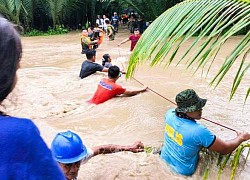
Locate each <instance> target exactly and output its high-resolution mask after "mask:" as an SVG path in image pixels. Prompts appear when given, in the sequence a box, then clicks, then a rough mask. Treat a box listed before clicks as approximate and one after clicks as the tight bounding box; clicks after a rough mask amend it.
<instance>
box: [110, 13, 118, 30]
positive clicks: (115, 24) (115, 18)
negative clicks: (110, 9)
mask: <svg viewBox="0 0 250 180" xmlns="http://www.w3.org/2000/svg"><path fill="white" fill-rule="evenodd" d="M111 25H112V26H113V27H114V29H115V32H116V33H118V26H119V16H118V15H117V13H116V12H114V16H112V18H111Z"/></svg>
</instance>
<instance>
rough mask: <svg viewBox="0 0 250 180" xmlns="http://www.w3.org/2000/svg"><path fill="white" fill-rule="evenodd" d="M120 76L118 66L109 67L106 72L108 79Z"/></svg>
mask: <svg viewBox="0 0 250 180" xmlns="http://www.w3.org/2000/svg"><path fill="white" fill-rule="evenodd" d="M119 74H120V68H119V67H118V66H110V68H109V70H108V77H109V78H111V79H114V78H117V77H118V76H119Z"/></svg>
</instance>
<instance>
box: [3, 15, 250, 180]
mask: <svg viewBox="0 0 250 180" xmlns="http://www.w3.org/2000/svg"><path fill="white" fill-rule="evenodd" d="M0 49H1V51H0V102H1V103H2V102H3V101H4V100H5V99H6V98H7V96H8V95H9V94H10V93H11V91H12V90H13V89H14V88H15V85H16V82H17V70H18V69H19V67H20V60H21V55H22V45H21V40H20V37H19V35H18V33H17V32H16V31H15V29H14V28H13V26H12V24H11V23H9V22H8V21H7V20H6V19H4V18H3V17H0ZM85 54H86V56H87V60H88V61H89V62H92V63H94V59H95V56H94V50H93V49H88V50H87V51H86V52H85ZM96 67H97V66H96ZM104 68H105V69H104ZM96 69H98V70H101V71H103V72H108V78H105V79H103V80H101V81H100V83H99V85H98V89H97V91H96V93H95V95H94V97H93V98H92V99H91V101H92V102H94V103H96V104H98V103H101V102H104V101H105V100H106V99H108V98H110V97H113V96H115V95H118V94H126V95H135V94H137V93H139V91H137V92H131V91H128V90H126V89H124V88H121V87H120V86H118V85H116V83H115V82H116V80H117V79H118V78H119V76H120V73H121V72H120V69H119V67H117V66H110V67H108V68H106V67H103V66H102V67H100V66H99V67H97V68H96ZM84 73H85V72H84ZM146 89H147V88H146V87H145V88H144V89H143V90H142V91H146ZM112 90H115V91H114V92H112V93H111V94H110V95H108V96H109V97H105V96H106V95H107V91H112ZM142 91H140V92H142ZM102 93H103V94H105V96H99V95H100V94H102ZM103 99H104V100H103ZM175 101H176V103H177V108H175V109H170V110H169V111H168V112H167V113H166V115H165V127H164V128H163V129H164V144H163V147H162V151H161V155H160V157H161V158H162V159H163V160H164V161H165V162H166V163H167V164H169V165H170V167H171V168H172V169H173V170H174V171H175V172H177V173H179V174H182V175H188V176H189V175H192V174H193V173H194V172H195V170H196V167H197V163H198V153H199V151H200V149H201V148H202V147H205V148H208V149H209V150H212V151H216V152H219V153H221V154H227V153H231V152H232V151H234V150H235V149H236V148H237V147H238V146H239V145H240V144H241V143H242V142H244V141H247V140H248V139H250V134H248V133H242V132H238V133H237V137H235V138H234V139H232V140H228V141H224V140H221V139H220V138H219V137H217V136H216V135H215V134H214V133H212V132H211V131H210V130H208V129H207V128H206V127H204V126H203V125H201V124H199V123H197V121H198V120H199V119H201V116H202V109H203V108H204V106H205V104H206V101H207V100H206V99H203V98H200V97H199V96H198V95H197V93H196V92H195V91H194V90H193V89H187V90H184V91H181V92H180V93H178V94H177V95H176V98H175ZM1 109H2V108H1ZM0 112H1V113H0V122H1V129H0V138H1V141H0V153H1V156H0V175H1V177H2V178H3V179H13V180H16V179H58V180H59V179H68V180H70V179H76V178H77V175H78V172H79V168H80V166H81V163H82V162H86V161H87V160H88V159H90V158H91V157H93V156H96V155H98V154H106V153H115V152H119V151H131V152H135V153H137V152H142V151H143V150H144V145H143V143H142V142H140V141H136V142H135V143H134V144H132V145H129V146H120V145H112V144H111V145H102V146H96V147H91V148H88V147H86V146H85V145H84V144H83V142H82V139H81V138H80V136H79V135H78V134H77V133H75V132H72V131H65V132H60V133H58V134H57V135H56V136H55V138H54V139H53V141H52V144H51V149H49V148H48V147H47V145H46V144H45V142H44V140H43V139H42V137H41V135H40V133H39V130H38V128H37V126H36V125H35V124H34V123H33V122H32V120H30V119H26V118H19V117H13V116H10V115H8V114H6V113H4V112H3V111H0Z"/></svg>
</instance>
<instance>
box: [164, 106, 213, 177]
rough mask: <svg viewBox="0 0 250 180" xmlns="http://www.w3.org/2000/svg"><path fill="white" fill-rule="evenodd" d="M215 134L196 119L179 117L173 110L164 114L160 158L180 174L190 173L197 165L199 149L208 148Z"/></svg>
mask: <svg viewBox="0 0 250 180" xmlns="http://www.w3.org/2000/svg"><path fill="white" fill-rule="evenodd" d="M215 138H216V137H215V135H214V134H212V133H211V132H210V131H209V130H208V129H207V128H206V127H204V126H202V125H201V124H198V123H196V121H193V120H188V119H184V118H179V117H177V116H176V115H175V110H174V109H170V110H169V111H168V112H167V113H166V115H165V132H164V145H163V148H162V151H161V158H162V159H163V160H165V161H166V162H167V163H168V164H169V165H170V167H171V168H172V169H173V170H174V171H175V172H177V173H179V174H182V175H192V174H193V173H194V172H195V170H196V167H197V163H198V155H199V151H200V149H201V148H202V147H205V148H209V147H210V146H211V145H212V144H213V142H214V141H215Z"/></svg>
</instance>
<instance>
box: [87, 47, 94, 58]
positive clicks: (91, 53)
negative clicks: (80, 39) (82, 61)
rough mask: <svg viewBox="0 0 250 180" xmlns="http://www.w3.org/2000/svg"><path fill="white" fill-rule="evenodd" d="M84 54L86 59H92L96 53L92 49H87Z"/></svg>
mask: <svg viewBox="0 0 250 180" xmlns="http://www.w3.org/2000/svg"><path fill="white" fill-rule="evenodd" d="M85 54H86V57H87V59H92V57H93V56H95V54H96V51H95V50H94V49H87V50H86V52H85Z"/></svg>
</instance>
